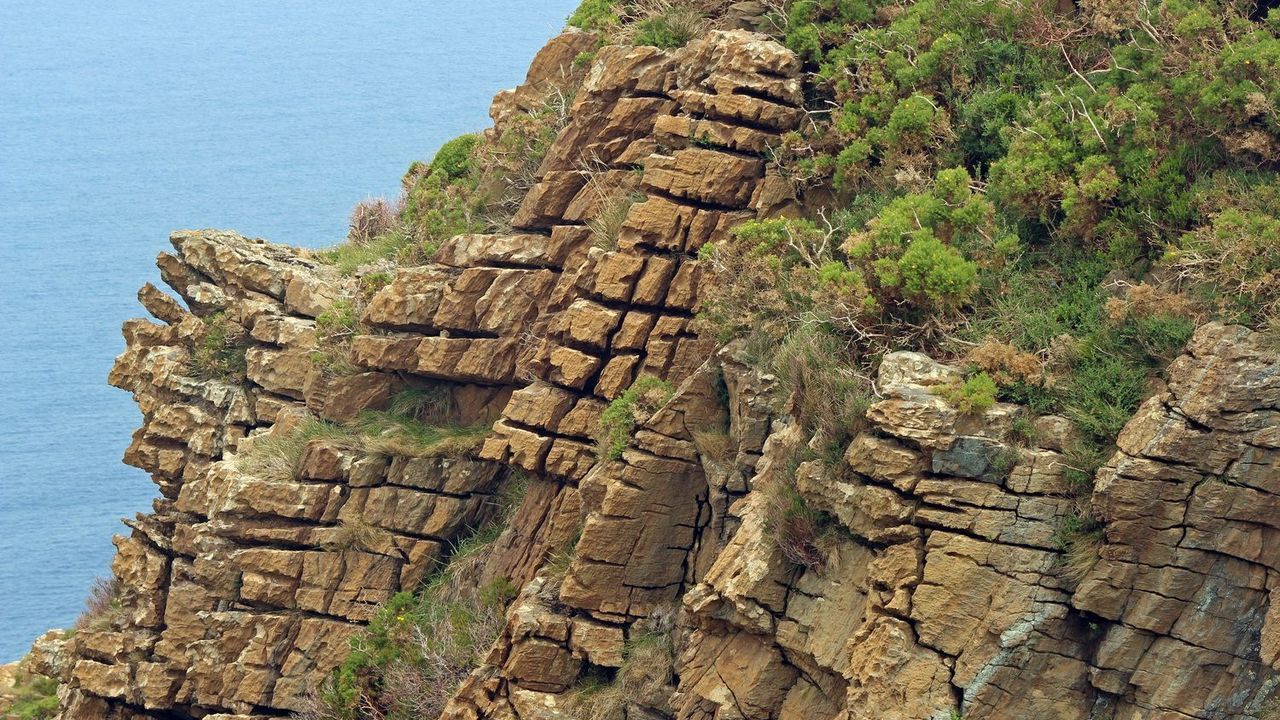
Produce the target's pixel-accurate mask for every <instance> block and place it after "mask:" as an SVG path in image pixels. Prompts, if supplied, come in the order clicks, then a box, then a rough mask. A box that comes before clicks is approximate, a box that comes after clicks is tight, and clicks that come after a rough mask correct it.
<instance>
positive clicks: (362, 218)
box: [347, 198, 404, 245]
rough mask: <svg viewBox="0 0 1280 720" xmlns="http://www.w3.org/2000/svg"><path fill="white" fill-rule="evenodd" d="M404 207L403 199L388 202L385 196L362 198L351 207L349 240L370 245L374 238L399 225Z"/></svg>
mask: <svg viewBox="0 0 1280 720" xmlns="http://www.w3.org/2000/svg"><path fill="white" fill-rule="evenodd" d="M403 209H404V202H403V200H401V201H399V202H395V203H392V202H388V201H387V200H386V199H385V198H369V199H367V200H361V201H360V202H358V203H356V206H355V207H354V208H352V209H351V220H350V223H349V224H348V227H347V242H349V243H352V244H353V245H368V244H369V243H371V242H373V240H374V238H377V237H378V236H380V235H382V234H384V233H387V232H389V231H391V230H393V229H395V228H397V227H399V226H400V212H401V211H402V210H403Z"/></svg>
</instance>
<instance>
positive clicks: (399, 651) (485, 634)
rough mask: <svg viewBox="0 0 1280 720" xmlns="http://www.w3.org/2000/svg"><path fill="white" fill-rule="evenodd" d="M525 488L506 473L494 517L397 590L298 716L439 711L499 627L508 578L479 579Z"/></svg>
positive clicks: (509, 595) (401, 719) (350, 717)
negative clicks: (418, 580)
mask: <svg viewBox="0 0 1280 720" xmlns="http://www.w3.org/2000/svg"><path fill="white" fill-rule="evenodd" d="M523 492H524V481H523V479H522V478H520V477H513V478H510V479H508V481H507V482H506V483H505V485H504V487H503V490H502V492H501V493H500V494H499V496H498V498H497V499H496V501H495V503H496V506H497V507H495V509H494V512H493V519H492V520H490V521H489V522H488V523H487V524H485V525H484V526H483V527H481V528H479V529H478V530H477V531H476V532H475V533H473V534H472V535H471V536H470V537H469V538H467V539H466V540H464V541H462V542H461V543H460V544H459V545H458V546H457V547H456V548H455V549H454V552H453V553H452V555H451V556H450V557H449V560H448V562H447V564H445V565H444V566H443V567H441V569H440V570H439V571H438V572H436V573H435V574H433V575H432V576H431V577H430V579H428V580H427V581H426V582H425V583H424V584H423V586H422V587H421V588H419V589H417V590H416V591H405V592H401V593H398V594H396V595H395V596H394V597H392V598H391V599H390V600H389V601H387V602H386V603H385V604H384V605H383V606H382V607H381V608H379V610H378V613H377V615H375V616H374V618H373V620H372V621H371V622H370V623H369V626H368V628H366V629H365V630H364V631H363V632H361V633H360V634H359V635H358V636H356V637H355V638H353V639H352V641H351V653H350V655H348V657H347V658H346V660H344V661H343V663H342V665H340V666H339V667H338V668H337V669H335V670H334V672H333V674H332V675H331V676H330V678H329V680H328V681H327V682H326V683H325V684H324V686H323V687H321V688H320V689H319V690H318V691H317V692H316V694H315V695H314V696H313V697H312V698H311V699H310V702H309V707H308V708H307V709H306V710H305V711H304V712H302V713H301V714H300V718H301V719H302V720H355V719H356V718H366V717H378V718H385V719H386V720H418V719H419V718H430V717H437V716H438V715H439V714H440V712H441V711H442V710H443V709H444V705H445V703H446V702H448V700H449V698H450V697H452V695H453V693H454V692H455V691H456V690H457V687H458V685H459V684H460V683H461V682H462V681H463V679H465V678H466V676H467V675H468V674H469V673H470V672H471V670H472V669H473V668H475V667H476V666H477V665H479V664H480V663H481V662H482V661H483V659H484V656H485V654H486V653H487V652H488V650H489V647H490V646H491V645H492V644H493V642H494V640H496V639H497V637H498V634H499V633H500V632H501V631H502V627H503V625H504V611H505V608H506V605H507V603H509V602H510V601H511V600H512V599H513V598H514V597H515V595H516V588H515V586H514V585H512V584H511V582H510V581H509V580H507V579H506V578H502V577H497V578H494V579H492V580H489V581H487V582H484V581H478V580H477V577H478V576H479V575H480V571H481V569H482V568H483V565H484V562H485V560H486V558H487V557H488V555H489V553H488V550H489V548H490V547H491V546H492V545H493V543H494V542H495V541H496V540H497V538H498V536H499V534H500V533H501V531H502V529H503V528H504V527H505V526H506V524H507V522H508V520H509V519H510V513H511V512H513V511H514V509H515V507H516V506H518V505H519V503H520V500H521V497H522V494H523Z"/></svg>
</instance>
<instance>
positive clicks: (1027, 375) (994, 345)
mask: <svg viewBox="0 0 1280 720" xmlns="http://www.w3.org/2000/svg"><path fill="white" fill-rule="evenodd" d="M968 360H969V362H971V363H973V364H974V365H977V366H978V367H979V368H981V369H982V370H983V372H985V373H987V374H988V375H989V376H990V377H991V379H992V380H994V381H995V382H996V384H997V385H1001V386H1007V385H1012V384H1013V383H1015V382H1019V381H1021V382H1029V383H1035V382H1038V381H1040V380H1041V378H1043V376H1044V364H1043V363H1041V362H1040V358H1038V357H1036V356H1035V355H1032V354H1031V353H1027V352H1022V351H1020V350H1018V349H1017V348H1016V347H1014V346H1012V345H1010V344H1008V343H1002V342H1000V341H998V340H994V339H991V338H988V339H986V340H983V341H982V343H981V344H979V345H978V346H977V347H975V348H973V349H972V350H970V351H969V356H968Z"/></svg>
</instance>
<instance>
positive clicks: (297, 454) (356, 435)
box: [236, 388, 490, 482]
mask: <svg viewBox="0 0 1280 720" xmlns="http://www.w3.org/2000/svg"><path fill="white" fill-rule="evenodd" d="M448 403H449V400H448V393H447V391H446V390H443V389H440V388H427V389H416V388H411V389H407V390H403V391H401V392H399V393H397V394H396V396H395V397H394V398H393V399H392V403H391V406H390V408H389V409H388V410H365V411H363V412H361V413H360V415H359V416H358V417H357V418H356V419H355V420H354V421H352V422H350V423H347V424H342V425H339V424H336V423H331V422H326V421H323V420H318V419H314V418H312V419H307V420H304V421H302V422H300V423H298V424H297V426H296V427H294V428H292V429H291V430H290V431H289V432H279V433H276V432H273V433H270V434H268V435H264V436H262V437H258V438H254V439H253V440H252V442H251V444H250V446H249V447H248V449H247V450H245V451H244V452H242V453H240V454H239V455H238V456H237V457H236V467H237V469H238V470H240V472H243V473H245V474H248V475H253V476H255V477H260V478H263V479H265V480H272V481H276V482H284V481H288V480H293V479H295V477H296V475H297V472H298V463H299V461H300V460H301V458H302V454H303V452H305V451H306V449H307V446H308V445H310V444H311V443H312V442H315V441H318V440H324V441H328V442H332V443H336V444H337V445H339V446H341V447H344V448H346V449H348V450H350V451H352V452H358V453H365V454H368V455H395V456H401V457H465V456H468V455H470V454H472V453H473V452H474V451H475V450H476V449H477V448H478V447H479V446H480V444H481V443H482V442H483V441H484V438H485V437H486V436H487V435H488V434H489V431H490V426H489V425H456V424H449V423H448V422H447V419H448V414H449V411H450V409H451V408H449V406H448Z"/></svg>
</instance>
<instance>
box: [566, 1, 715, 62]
mask: <svg viewBox="0 0 1280 720" xmlns="http://www.w3.org/2000/svg"><path fill="white" fill-rule="evenodd" d="M704 4H708V3H702V2H697V1H690V0H585V1H584V2H583V3H582V4H581V5H580V6H578V9H577V10H575V11H574V13H573V14H572V15H570V16H569V25H571V26H573V27H577V28H581V29H583V30H588V31H591V32H595V33H599V34H600V35H601V43H602V44H603V43H613V44H625V45H651V46H653V47H659V48H663V49H665V50H671V49H674V48H678V47H683V46H684V45H686V44H688V43H689V41H690V40H692V39H693V38H694V37H696V36H697V35H698V33H699V32H701V31H702V30H703V29H705V28H706V27H708V25H709V21H708V19H707V13H706V12H705V10H704V8H703V7H702V6H703V5H704Z"/></svg>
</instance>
